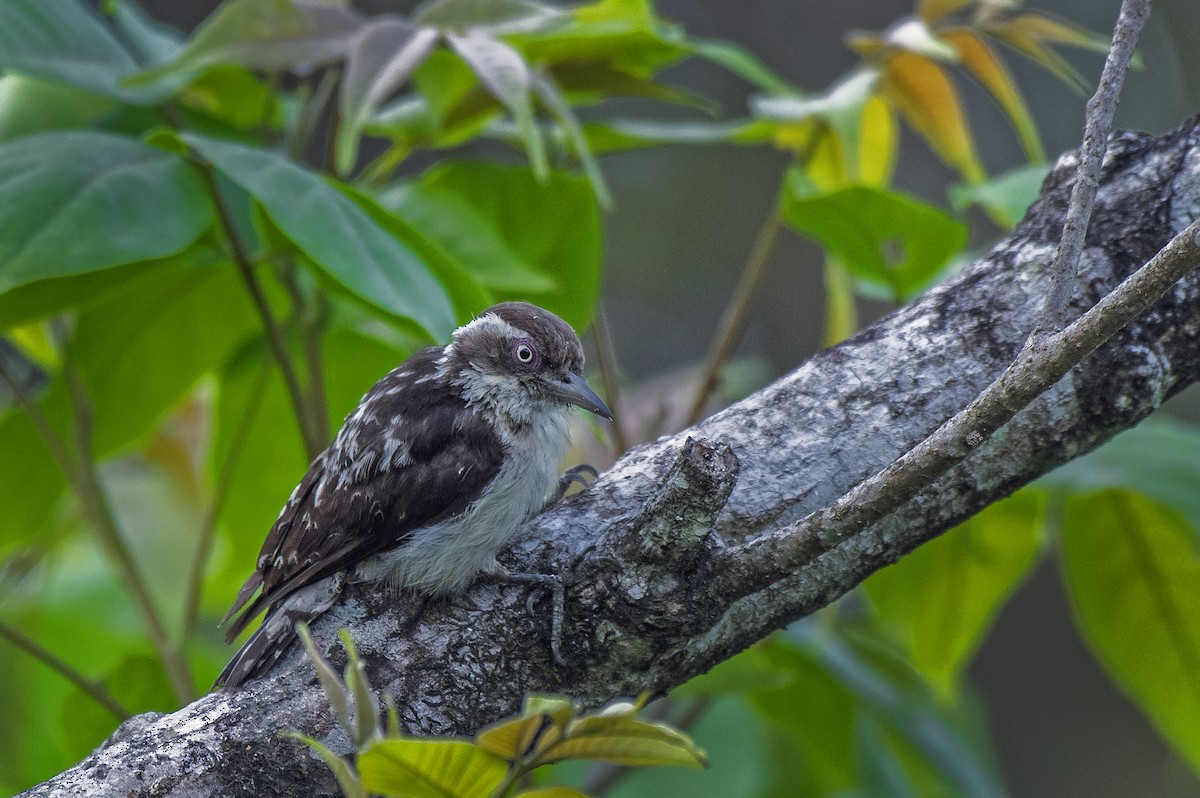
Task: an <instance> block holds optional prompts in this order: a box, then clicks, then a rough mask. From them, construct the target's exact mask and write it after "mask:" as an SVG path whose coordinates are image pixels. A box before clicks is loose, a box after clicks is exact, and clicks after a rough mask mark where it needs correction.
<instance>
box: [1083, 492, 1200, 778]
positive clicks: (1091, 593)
mask: <svg viewBox="0 0 1200 798" xmlns="http://www.w3.org/2000/svg"><path fill="white" fill-rule="evenodd" d="M1194 534H1195V533H1194V530H1192V529H1191V527H1190V526H1189V525H1188V523H1187V522H1186V521H1185V520H1184V519H1183V518H1182V517H1180V516H1179V514H1178V513H1175V512H1173V511H1171V510H1169V509H1168V508H1166V507H1163V506H1162V505H1159V504H1156V503H1155V502H1153V501H1151V500H1149V499H1146V498H1144V497H1142V496H1139V495H1138V494H1136V493H1131V492H1129V491H1124V490H1110V491H1105V492H1102V493H1093V494H1090V495H1086V496H1077V497H1073V498H1071V499H1069V500H1068V501H1067V503H1066V507H1065V509H1064V513H1063V525H1062V532H1061V542H1062V557H1063V575H1064V577H1065V579H1066V583H1067V588H1068V590H1069V592H1070V596H1071V605H1072V607H1073V608H1074V610H1075V617H1076V619H1077V621H1078V623H1079V626H1080V629H1081V631H1082V632H1083V635H1084V638H1085V639H1086V640H1087V642H1088V645H1089V646H1090V647H1091V649H1092V651H1093V652H1094V653H1095V654H1096V656H1097V658H1098V659H1099V660H1100V662H1101V663H1103V665H1104V667H1105V669H1106V670H1107V671H1108V673H1109V674H1110V675H1111V676H1112V677H1113V679H1114V680H1115V681H1116V682H1117V684H1119V685H1120V686H1121V688H1122V689H1123V690H1125V691H1126V692H1127V693H1128V694H1129V695H1130V697H1131V698H1133V700H1134V701H1135V702H1136V703H1137V704H1138V706H1139V707H1141V709H1142V711H1143V712H1145V713H1146V715H1147V716H1148V717H1149V719H1150V721H1151V723H1152V724H1153V725H1154V726H1155V728H1157V729H1158V731H1159V733H1160V734H1162V735H1163V737H1164V738H1166V740H1167V741H1168V742H1169V743H1170V744H1171V745H1172V746H1173V747H1174V748H1175V750H1177V751H1178V752H1179V753H1180V755H1181V756H1183V757H1184V758H1185V759H1186V760H1187V761H1188V762H1190V763H1191V765H1192V767H1193V769H1195V770H1196V771H1197V772H1200V727H1198V726H1197V725H1196V718H1197V717H1200V625H1197V623H1196V619H1197V618H1200V590H1197V589H1196V587H1197V585H1200V559H1197V555H1196V550H1195V546H1194Z"/></svg>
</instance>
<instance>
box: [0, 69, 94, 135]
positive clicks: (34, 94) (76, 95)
mask: <svg viewBox="0 0 1200 798" xmlns="http://www.w3.org/2000/svg"><path fill="white" fill-rule="evenodd" d="M115 105H116V103H115V102H114V101H113V100H112V99H111V98H109V97H106V96H104V95H103V94H97V93H95V92H91V91H87V90H85V89H78V88H76V87H74V86H69V85H67V84H65V83H58V82H55V81H49V80H43V79H41V78H35V77H30V76H28V75H22V74H19V73H17V72H10V73H9V74H7V75H4V76H2V77H0V142H4V141H8V140H9V139H15V138H20V137H21V136H28V135H31V134H33V133H46V132H48V131H51V130H63V129H65V128H74V127H87V126H88V125H90V124H91V122H92V121H93V120H94V119H96V117H98V116H100V115H101V114H103V113H105V112H107V111H110V110H112V108H113V107H114V106H115Z"/></svg>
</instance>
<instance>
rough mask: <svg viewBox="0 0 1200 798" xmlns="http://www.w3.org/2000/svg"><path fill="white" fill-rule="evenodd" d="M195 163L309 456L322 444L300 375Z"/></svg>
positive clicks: (211, 183) (204, 169) (216, 192)
mask: <svg viewBox="0 0 1200 798" xmlns="http://www.w3.org/2000/svg"><path fill="white" fill-rule="evenodd" d="M199 166H200V174H201V175H202V176H203V177H204V182H205V184H206V185H207V186H208V190H209V193H210V194H211V195H212V200H213V207H214V208H215V209H216V212H217V220H218V222H219V223H220V225H221V231H222V232H223V233H224V235H225V240H226V241H227V242H228V244H229V250H230V254H231V255H232V256H233V262H234V264H236V266H237V269H238V273H239V274H240V275H241V276H242V282H244V283H245V285H246V290H247V291H248V292H249V293H250V298H251V300H253V302H254V306H255V308H257V309H258V315H259V316H260V317H261V318H262V322H263V329H264V330H265V331H266V334H267V342H268V343H269V344H270V346H271V354H272V355H274V357H275V362H276V363H278V364H279V370H280V373H282V374H283V381H284V383H285V384H286V385H287V392H288V397H289V398H290V399H291V402H292V409H293V410H294V411H295V413H296V422H297V424H298V426H299V428H300V437H301V440H302V441H303V443H304V451H305V453H306V454H307V456H308V459H310V460H312V459H313V458H315V457H316V456H317V455H318V454H320V453H321V450H322V449H324V448H325V445H324V444H323V443H322V438H321V436H320V435H319V434H317V432H316V429H315V425H314V424H313V422H312V420H311V419H310V418H309V415H308V412H307V402H306V400H305V396H304V392H303V390H301V388H300V378H299V376H298V375H297V374H296V365H295V363H293V362H292V357H291V355H290V354H289V353H288V348H287V342H286V341H285V339H284V336H283V329H282V328H281V327H280V326H279V322H278V320H277V319H276V318H275V316H274V315H273V314H272V313H271V305H270V303H269V302H268V301H267V295H266V293H265V292H264V291H263V286H262V283H261V282H260V281H259V279H258V275H256V274H255V272H254V266H253V265H252V264H251V262H250V258H249V257H248V255H247V254H246V248H245V246H244V245H243V244H242V240H241V236H239V235H238V232H237V228H236V227H235V225H234V223H233V216H232V214H231V213H230V211H229V207H228V205H226V203H225V198H224V197H223V196H222V195H221V189H220V187H219V186H218V185H217V179H216V176H215V175H214V174H213V169H212V166H210V165H209V164H207V163H203V162H201V163H200V165H199Z"/></svg>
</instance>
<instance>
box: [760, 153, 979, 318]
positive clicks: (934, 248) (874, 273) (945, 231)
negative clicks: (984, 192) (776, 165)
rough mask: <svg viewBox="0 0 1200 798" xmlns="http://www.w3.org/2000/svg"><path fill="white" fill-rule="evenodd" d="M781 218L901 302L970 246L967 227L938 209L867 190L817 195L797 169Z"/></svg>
mask: <svg viewBox="0 0 1200 798" xmlns="http://www.w3.org/2000/svg"><path fill="white" fill-rule="evenodd" d="M780 214H781V215H782V216H783V218H784V220H785V221H786V222H787V223H788V224H789V225H791V226H792V227H793V228H794V229H795V230H797V231H798V232H800V233H804V234H806V235H809V236H812V237H813V238H815V239H817V240H818V241H819V242H821V244H822V245H823V246H824V247H825V248H826V249H828V250H829V252H830V253H831V254H832V255H833V256H834V257H836V258H837V259H838V261H839V262H840V263H842V264H843V265H844V266H845V267H846V268H847V269H849V270H850V272H851V274H853V275H854V276H855V277H857V278H858V279H860V280H864V281H867V282H868V283H871V284H873V285H876V286H879V287H882V288H886V289H887V290H889V291H890V292H891V293H892V295H893V296H894V297H895V298H897V299H907V298H909V297H911V296H913V295H915V294H916V293H918V292H920V291H921V290H923V289H924V288H925V287H927V286H928V285H929V284H930V283H931V282H933V281H934V280H935V279H936V278H937V276H938V274H939V273H940V272H941V270H942V269H943V268H944V267H945V266H946V265H947V264H948V263H949V262H950V258H951V257H952V256H953V255H955V254H956V253H957V252H958V251H959V250H961V249H962V248H963V247H964V246H965V245H966V242H967V228H966V225H964V224H962V223H961V222H959V221H957V220H955V219H952V218H951V217H949V216H947V215H946V214H944V213H942V212H941V211H939V210H937V209H936V208H933V207H931V206H929V205H925V204H924V203H922V202H918V201H917V200H915V199H913V198H911V197H908V196H905V195H903V194H898V193H895V192H891V191H885V190H883V189H878V188H872V187H869V186H850V187H847V188H843V189H838V190H836V191H832V192H829V193H820V192H814V191H813V190H812V186H811V183H810V182H809V181H808V179H807V177H806V176H805V174H804V173H803V172H802V171H800V169H799V168H797V167H792V168H790V169H789V170H788V173H787V175H786V177H785V182H784V191H783V194H782V197H781V199H780Z"/></svg>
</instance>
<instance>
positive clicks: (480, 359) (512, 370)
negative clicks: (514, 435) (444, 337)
mask: <svg viewBox="0 0 1200 798" xmlns="http://www.w3.org/2000/svg"><path fill="white" fill-rule="evenodd" d="M442 368H443V369H444V370H445V371H446V373H447V374H448V376H449V377H450V379H451V381H452V382H453V384H454V385H456V386H457V387H458V388H459V390H460V391H461V392H462V395H463V397H464V398H466V400H467V401H468V402H470V403H472V404H475V403H479V404H482V405H484V406H486V407H488V408H490V409H491V410H493V411H494V412H496V413H497V414H499V415H500V416H502V417H504V418H505V420H507V421H508V422H509V423H510V424H513V425H516V426H522V425H525V424H528V423H529V422H530V421H531V420H532V419H533V418H534V417H535V416H536V415H537V414H540V413H546V412H555V411H562V410H565V409H566V408H567V406H568V405H575V406H576V407H582V408H583V409H584V410H587V411H590V412H592V413H595V414H596V415H598V416H603V417H604V418H607V419H611V418H612V413H611V412H609V409H608V408H607V407H605V405H604V402H602V401H601V400H600V397H599V396H597V395H596V393H595V392H594V391H593V390H592V389H591V388H590V387H588V384H587V382H586V381H584V379H583V375H582V371H583V347H582V345H580V343H579V337H578V336H577V335H576V334H575V331H574V330H572V329H571V327H570V325H568V324H567V323H566V322H565V321H563V320H562V319H560V318H559V317H558V316H555V315H554V314H553V313H551V312H550V311H548V310H543V309H542V308H539V307H537V306H536V305H531V304H529V303H528V302H502V303H500V304H498V305H493V306H492V307H490V308H488V309H487V310H485V311H484V312H483V313H481V314H480V315H479V317H478V318H476V319H474V320H473V321H471V322H470V323H469V324H465V325H463V326H462V327H459V328H458V329H457V330H455V331H454V340H453V341H451V343H450V344H449V345H447V347H446V357H445V361H444V363H443V366H442Z"/></svg>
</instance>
